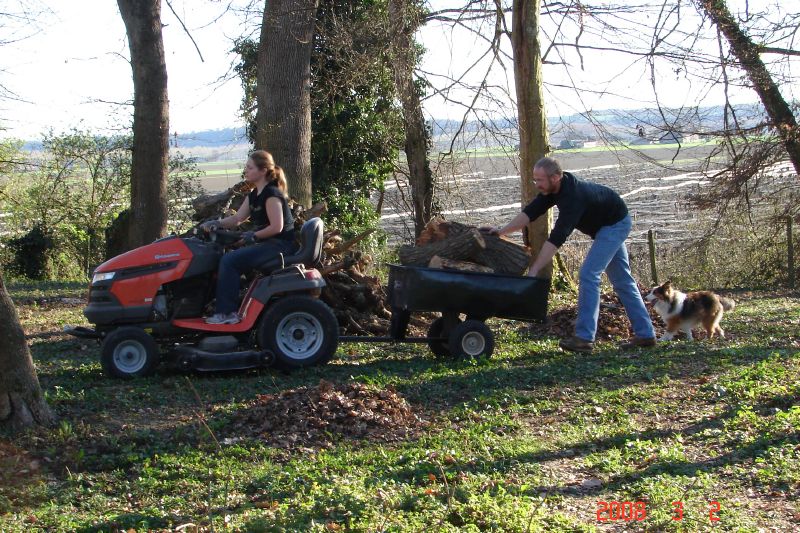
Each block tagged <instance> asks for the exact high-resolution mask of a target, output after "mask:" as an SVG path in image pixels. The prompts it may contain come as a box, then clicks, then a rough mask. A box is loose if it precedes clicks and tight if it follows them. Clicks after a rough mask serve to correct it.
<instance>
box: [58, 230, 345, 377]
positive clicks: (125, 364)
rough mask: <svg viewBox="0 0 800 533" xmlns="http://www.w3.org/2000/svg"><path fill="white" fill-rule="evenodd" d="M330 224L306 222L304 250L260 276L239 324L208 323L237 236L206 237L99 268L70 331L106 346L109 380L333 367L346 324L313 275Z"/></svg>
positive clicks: (162, 244)
mask: <svg viewBox="0 0 800 533" xmlns="http://www.w3.org/2000/svg"><path fill="white" fill-rule="evenodd" d="M322 234H323V225H322V220H321V219H319V218H313V219H311V220H309V221H307V222H306V223H305V224H303V226H302V228H301V230H300V235H301V247H300V250H299V251H298V252H297V253H296V254H294V255H291V256H286V257H283V256H281V257H278V258H275V259H273V260H270V261H268V262H266V263H264V264H262V265H260V266H259V267H258V268H257V269H256V275H255V277H254V278H253V280H252V282H250V284H249V286H248V287H247V288H246V292H245V293H244V296H243V297H242V300H241V305H240V307H239V316H240V317H241V322H239V323H238V324H206V323H205V321H204V319H203V315H204V314H207V313H208V312H209V311H210V308H211V303H212V299H213V297H214V291H215V286H216V272H217V268H218V265H219V261H220V259H221V258H222V255H223V254H224V253H225V251H226V250H227V249H229V247H230V246H231V245H232V244H234V243H236V242H238V241H239V240H240V234H239V232H234V231H226V230H216V231H212V232H210V233H208V234H206V233H204V232H202V231H198V232H197V233H196V235H195V236H192V237H188V238H187V237H183V238H182V237H175V236H173V237H166V238H163V239H159V240H157V241H155V242H153V243H151V244H148V245H146V246H142V247H140V248H137V249H135V250H131V251H130V252H127V253H124V254H122V255H119V256H117V257H114V258H113V259H110V260H109V261H106V262H105V263H103V264H102V265H100V266H99V267H97V269H96V270H95V271H94V276H93V278H92V284H91V288H90V291H89V304H88V306H87V307H86V309H84V315H86V318H87V319H88V320H89V322H91V323H92V324H94V325H95V328H94V329H90V328H86V327H71V328H67V332H68V333H70V334H72V335H74V336H76V337H81V338H93V339H97V340H99V341H100V342H101V359H100V360H101V363H102V366H103V369H104V371H105V372H106V374H108V375H110V376H113V377H117V378H132V377H137V376H146V375H149V374H151V373H153V372H154V371H155V369H156V367H157V366H158V365H159V363H161V362H162V360H166V361H170V362H171V363H173V364H175V365H177V366H178V367H179V368H181V369H185V370H199V371H215V370H235V369H244V368H254V367H262V366H269V365H272V364H275V365H277V366H280V367H283V368H287V369H291V368H299V367H305V366H310V365H317V364H324V363H327V362H328V361H329V360H330V358H331V357H332V356H333V354H334V352H336V347H337V345H338V342H339V326H338V323H337V321H336V317H335V316H334V314H333V312H332V311H331V310H330V308H329V307H328V306H327V305H326V304H325V303H324V302H322V301H320V300H319V299H318V297H319V294H320V292H321V289H322V287H324V286H325V281H324V280H323V279H322V275H321V274H320V273H319V271H318V270H317V269H316V268H315V267H316V266H318V265H319V264H320V259H321V254H322Z"/></svg>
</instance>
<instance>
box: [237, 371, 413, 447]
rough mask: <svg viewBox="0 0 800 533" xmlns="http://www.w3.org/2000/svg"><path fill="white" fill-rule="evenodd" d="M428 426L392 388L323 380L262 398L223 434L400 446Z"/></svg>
mask: <svg viewBox="0 0 800 533" xmlns="http://www.w3.org/2000/svg"><path fill="white" fill-rule="evenodd" d="M427 425H428V422H427V421H426V420H424V419H423V418H422V417H420V416H418V415H417V414H415V413H414V411H413V409H412V408H411V406H410V405H409V404H408V402H407V401H406V400H405V399H404V398H403V397H402V396H400V394H398V393H397V391H395V390H393V389H391V388H388V389H377V388H374V387H368V386H367V385H364V384H362V383H354V382H351V383H346V384H339V385H337V384H334V383H330V382H328V381H325V380H320V382H319V385H318V386H316V387H299V388H297V389H289V390H285V391H283V392H281V393H280V394H260V395H258V396H257V397H256V400H255V401H254V402H253V403H252V404H251V405H250V406H248V407H247V408H245V409H243V410H242V411H240V412H238V413H237V414H235V415H234V417H233V419H232V420H231V421H230V423H229V424H228V425H227V426H226V427H225V429H224V430H223V433H224V434H227V435H228V436H231V437H251V438H258V439H263V440H264V441H266V442H268V443H269V444H271V445H273V446H276V447H278V448H283V449H296V448H298V447H303V448H314V449H321V448H330V447H331V446H333V445H334V444H335V442H336V441H337V440H339V439H342V438H344V439H353V440H363V439H367V440H370V441H380V442H396V441H399V440H404V439H407V438H409V437H413V436H415V435H416V434H418V433H419V432H420V430H421V429H423V428H425V427H426V426H427Z"/></svg>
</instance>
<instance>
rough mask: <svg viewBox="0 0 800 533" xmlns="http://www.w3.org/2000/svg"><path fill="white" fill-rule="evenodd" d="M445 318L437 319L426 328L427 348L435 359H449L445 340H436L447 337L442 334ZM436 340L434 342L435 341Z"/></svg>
mask: <svg viewBox="0 0 800 533" xmlns="http://www.w3.org/2000/svg"><path fill="white" fill-rule="evenodd" d="M444 325H445V318H444V317H439V318H437V319H436V320H434V321H433V322H431V325H430V327H428V348H430V349H431V352H432V353H433V355H435V356H437V357H450V355H451V354H450V347H449V345H448V341H447V340H438V339H441V338H442V337H447V335H446V334H445V332H444ZM435 339H436V340H435Z"/></svg>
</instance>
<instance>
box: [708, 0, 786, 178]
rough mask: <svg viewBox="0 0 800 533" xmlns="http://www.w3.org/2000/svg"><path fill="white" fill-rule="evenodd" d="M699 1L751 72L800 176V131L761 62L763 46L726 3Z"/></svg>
mask: <svg viewBox="0 0 800 533" xmlns="http://www.w3.org/2000/svg"><path fill="white" fill-rule="evenodd" d="M699 2H700V5H701V6H702V7H703V9H704V10H705V12H706V14H708V16H709V17H710V18H711V20H712V21H714V24H716V25H717V27H718V28H719V30H720V31H721V32H722V34H723V35H724V36H725V38H726V39H727V40H728V43H729V44H730V47H731V50H732V51H733V53H734V55H735V56H736V58H737V59H738V60H739V65H740V67H741V68H742V69H743V70H744V71H745V72H746V73H747V77H748V78H749V79H750V82H751V83H752V84H753V89H755V91H756V93H758V97H759V98H760V99H761V103H762V104H764V109H766V111H767V114H768V115H769V118H770V120H771V121H772V124H773V126H774V127H775V128H776V129H777V130H778V135H780V137H781V140H783V144H784V146H785V147H786V152H787V153H788V154H789V159H790V160H791V161H792V165H794V170H795V172H796V173H797V174H798V175H800V131H799V130H798V127H797V120H796V119H795V117H794V114H792V109H791V107H789V104H787V103H786V100H784V99H783V96H782V95H781V92H780V89H779V88H778V85H777V84H776V83H775V81H774V80H773V79H772V76H771V75H770V73H769V71H768V70H767V67H766V66H765V65H764V62H763V61H761V57H760V56H759V47H758V46H757V45H756V44H755V43H754V42H753V41H752V40H751V39H750V37H749V36H747V35H746V34H745V33H744V32H743V31H742V29H741V28H740V27H739V25H738V24H737V23H736V20H735V19H734V18H733V15H732V14H731V12H730V10H728V6H727V5H726V3H725V0H699Z"/></svg>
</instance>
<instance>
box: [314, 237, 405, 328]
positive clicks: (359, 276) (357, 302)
mask: <svg viewBox="0 0 800 533" xmlns="http://www.w3.org/2000/svg"><path fill="white" fill-rule="evenodd" d="M373 231H374V230H368V231H366V232H364V233H362V234H360V235H358V236H356V237H355V238H353V239H350V240H347V241H345V240H343V239H342V237H341V235H340V231H339V230H338V229H333V230H331V231H327V232H325V244H324V245H323V248H322V250H323V265H322V267H321V268H320V272H321V273H322V276H323V277H324V278H325V283H326V285H325V288H323V289H322V295H321V296H320V298H321V299H322V301H324V302H325V303H326V304H328V305H329V306H330V307H331V309H333V313H334V314H335V315H336V318H337V320H338V321H339V326H340V327H341V328H342V329H343V330H344V333H345V334H346V335H379V336H383V335H386V334H387V332H388V331H389V320H390V319H391V316H392V315H391V313H390V312H389V310H388V309H387V308H386V287H384V285H383V283H381V280H380V279H379V278H378V277H376V276H371V275H368V274H367V272H368V270H369V267H370V265H372V262H373V261H372V257H371V256H370V255H369V254H366V253H363V252H361V251H360V250H357V249H355V245H356V244H358V243H359V242H361V241H362V240H363V239H365V238H366V237H368V236H369V235H370V234H371V233H372V232H373Z"/></svg>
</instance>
